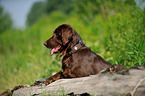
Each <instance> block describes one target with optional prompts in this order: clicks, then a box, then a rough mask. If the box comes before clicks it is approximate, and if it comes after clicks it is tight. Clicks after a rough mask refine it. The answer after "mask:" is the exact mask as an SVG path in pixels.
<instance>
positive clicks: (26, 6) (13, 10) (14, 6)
mask: <svg viewBox="0 0 145 96" xmlns="http://www.w3.org/2000/svg"><path fill="white" fill-rule="evenodd" d="M36 1H44V0H0V5H1V6H3V7H4V10H5V11H6V12H8V13H9V14H10V15H11V17H12V20H13V22H14V27H16V28H25V21H26V19H27V14H28V12H29V11H30V9H31V6H32V5H33V3H34V2H36Z"/></svg>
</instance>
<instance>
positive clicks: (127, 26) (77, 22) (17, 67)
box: [0, 12, 145, 92]
mask: <svg viewBox="0 0 145 96" xmlns="http://www.w3.org/2000/svg"><path fill="white" fill-rule="evenodd" d="M138 14H140V15H138ZM138 14H135V13H132V14H131V13H128V14H121V13H118V14H116V15H115V16H109V17H107V19H106V20H104V19H103V18H102V17H101V16H99V15H97V16H95V19H94V20H93V21H89V22H88V23H84V21H83V20H81V19H80V18H79V17H78V16H76V15H73V16H67V17H66V16H65V15H64V14H62V13H59V12H54V13H52V14H51V15H50V16H43V17H42V18H41V19H40V20H38V22H37V23H36V24H35V25H33V26H32V27H29V28H27V29H25V30H23V31H22V30H7V31H6V32H4V33H2V34H0V77H1V78H0V92H2V91H4V90H5V89H8V88H13V87H14V86H16V85H19V84H22V85H25V84H32V83H34V81H35V80H36V79H40V78H46V77H49V76H50V75H52V73H54V72H57V71H59V70H61V59H58V58H57V56H58V55H53V56H50V50H48V49H47V48H46V47H45V46H43V42H44V41H46V40H47V39H48V38H49V37H50V36H51V35H52V33H53V30H54V29H55V28H56V27H57V26H58V25H60V24H64V23H67V24H70V25H72V26H73V27H74V29H75V30H76V31H77V32H78V33H79V34H80V35H81V37H82V39H83V40H84V41H85V44H86V45H87V46H88V47H90V48H91V49H92V50H93V51H94V52H95V53H97V54H99V55H101V56H102V57H103V58H104V59H106V60H108V61H109V62H111V63H112V64H122V65H125V66H127V67H130V66H136V65H143V66H145V44H144V42H145V32H144V31H145V29H144V27H143V16H142V15H143V13H141V12H139V13H138ZM132 15H133V16H132ZM57 18H59V19H57Z"/></svg>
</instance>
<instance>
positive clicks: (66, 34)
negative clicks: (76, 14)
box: [62, 26, 74, 45]
mask: <svg viewBox="0 0 145 96" xmlns="http://www.w3.org/2000/svg"><path fill="white" fill-rule="evenodd" d="M73 34H74V29H73V28H72V27H71V26H64V27H63V28H62V42H63V45H65V44H67V43H68V42H69V41H70V40H71V39H72V37H73Z"/></svg>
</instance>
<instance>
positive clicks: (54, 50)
mask: <svg viewBox="0 0 145 96" xmlns="http://www.w3.org/2000/svg"><path fill="white" fill-rule="evenodd" d="M60 47H61V46H57V47H56V48H53V49H52V50H51V56H52V54H53V53H54V52H57V51H58V50H59V49H60Z"/></svg>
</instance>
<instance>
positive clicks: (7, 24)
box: [0, 6, 12, 33]
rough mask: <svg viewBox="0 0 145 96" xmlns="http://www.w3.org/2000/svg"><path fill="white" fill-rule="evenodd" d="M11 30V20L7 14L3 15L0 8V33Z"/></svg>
mask: <svg viewBox="0 0 145 96" xmlns="http://www.w3.org/2000/svg"><path fill="white" fill-rule="evenodd" d="M10 28H12V19H11V17H10V15H9V14H8V13H5V12H4V10H3V8H2V7H1V6H0V33H2V32H4V31H6V30H7V29H10Z"/></svg>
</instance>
